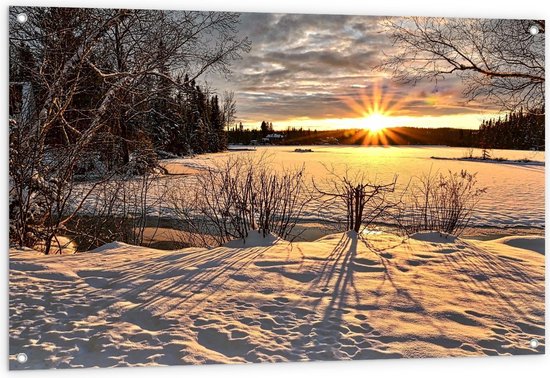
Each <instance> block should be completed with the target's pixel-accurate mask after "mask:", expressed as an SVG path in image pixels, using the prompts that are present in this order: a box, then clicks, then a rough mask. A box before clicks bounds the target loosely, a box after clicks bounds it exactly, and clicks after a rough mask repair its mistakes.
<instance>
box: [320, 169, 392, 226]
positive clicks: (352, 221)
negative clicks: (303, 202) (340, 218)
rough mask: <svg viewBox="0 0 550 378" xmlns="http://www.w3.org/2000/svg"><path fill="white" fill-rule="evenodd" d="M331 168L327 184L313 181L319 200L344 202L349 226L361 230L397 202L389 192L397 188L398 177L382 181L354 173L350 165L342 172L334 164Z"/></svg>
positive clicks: (322, 202)
mask: <svg viewBox="0 0 550 378" xmlns="http://www.w3.org/2000/svg"><path fill="white" fill-rule="evenodd" d="M328 170H329V179H327V180H326V182H325V183H323V187H320V186H319V185H318V184H316V183H315V182H313V186H314V188H315V190H316V191H317V193H318V194H319V196H318V198H317V200H318V201H320V203H321V206H323V207H325V206H326V205H328V204H331V203H334V202H338V203H339V204H341V205H343V206H344V209H343V211H344V214H345V215H346V219H345V221H346V229H347V230H353V231H355V232H360V231H361V230H362V229H364V228H366V227H368V226H369V225H371V224H372V223H373V222H375V221H376V220H379V219H380V217H381V216H383V215H385V214H386V213H387V212H388V211H389V210H390V209H391V208H393V207H395V206H396V204H397V203H396V202H395V201H394V200H392V199H390V198H389V197H388V194H389V193H393V192H395V184H396V181H397V177H394V179H393V180H392V181H391V182H388V183H384V184H378V183H373V182H371V181H370V180H368V179H367V177H366V176H365V174H364V173H356V174H354V175H352V174H350V172H349V170H348V169H346V170H345V173H344V174H343V175H339V174H337V173H336V172H335V169H334V167H331V168H329V169H328Z"/></svg>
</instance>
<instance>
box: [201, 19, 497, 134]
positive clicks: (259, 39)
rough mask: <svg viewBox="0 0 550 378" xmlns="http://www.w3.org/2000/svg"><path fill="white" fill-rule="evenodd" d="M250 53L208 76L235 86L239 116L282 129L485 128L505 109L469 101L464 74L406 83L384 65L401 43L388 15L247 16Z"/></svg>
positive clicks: (224, 86)
mask: <svg viewBox="0 0 550 378" xmlns="http://www.w3.org/2000/svg"><path fill="white" fill-rule="evenodd" d="M240 20H241V24H240V27H239V28H240V34H241V35H242V36H248V38H249V39H250V40H251V42H252V49H251V51H250V53H248V54H245V56H244V57H243V59H242V60H240V61H237V62H235V63H234V64H233V66H232V74H231V75H230V76H228V77H223V78H222V77H219V76H216V75H209V76H207V77H206V79H207V80H208V81H209V84H210V85H212V86H213V87H214V88H217V89H218V91H220V92H223V91H225V90H229V91H233V92H234V93H235V98H236V101H237V120H238V121H241V122H242V123H243V124H244V125H245V126H246V127H251V128H255V127H259V125H260V123H261V122H262V120H266V121H270V122H272V123H273V125H274V127H275V129H286V128H287V127H297V128H300V127H304V128H311V129H319V130H323V129H325V130H326V129H341V128H376V129H379V128H381V127H392V126H417V127H458V128H478V127H479V125H480V123H481V121H482V120H483V119H486V118H491V117H494V116H495V115H497V114H498V109H494V108H491V107H490V106H486V105H484V104H480V103H475V102H467V101H466V100H465V98H464V97H463V96H462V89H463V87H462V83H461V81H460V79H459V78H457V77H448V78H446V79H445V80H440V81H439V82H438V83H435V82H422V83H418V84H416V85H415V86H412V85H411V84H402V83H398V82H396V81H395V80H393V79H392V77H391V75H390V73H389V72H384V71H381V70H380V69H377V68H376V66H377V65H379V64H380V63H381V62H382V61H383V59H384V56H385V55H391V53H392V51H393V49H394V48H393V47H392V46H391V42H390V40H389V38H388V35H387V33H385V32H383V31H382V26H381V23H380V21H382V19H381V18H378V17H369V16H344V15H300V14H271V13H242V14H241V17H240Z"/></svg>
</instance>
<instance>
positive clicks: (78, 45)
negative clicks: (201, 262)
mask: <svg viewBox="0 0 550 378" xmlns="http://www.w3.org/2000/svg"><path fill="white" fill-rule="evenodd" d="M19 13H27V15H28V21H27V22H26V23H19V22H17V21H16V18H17V14H19ZM238 17H239V15H238V14H236V13H227V12H169V11H160V10H158V11H157V10H151V11H149V10H124V9H86V8H38V7H11V8H10V40H9V42H10V58H11V55H12V51H25V52H26V54H27V58H26V59H10V63H13V64H14V65H16V66H19V67H16V68H19V71H21V72H25V76H26V80H28V82H29V83H31V84H32V86H34V89H35V91H34V92H35V96H34V102H35V106H34V108H35V109H36V112H35V113H36V114H35V117H26V118H25V119H20V120H18V121H19V122H15V123H12V124H10V184H11V187H10V205H11V204H13V206H12V207H13V211H11V210H10V212H12V213H13V217H10V226H11V230H12V233H11V234H10V236H11V235H13V238H12V241H13V242H14V243H16V244H18V245H20V246H23V245H24V246H32V245H33V244H34V243H35V242H36V237H37V236H38V235H37V234H36V233H35V232H30V231H29V229H28V228H29V227H31V225H32V228H35V230H38V229H41V230H42V231H44V227H48V228H51V227H53V228H51V230H49V231H48V232H47V235H46V236H45V238H46V239H47V243H49V241H48V240H50V241H51V239H52V238H54V237H55V236H54V235H55V232H56V231H57V230H58V229H59V228H60V227H61V223H63V222H66V221H67V219H66V214H65V211H66V207H65V205H66V204H67V203H68V202H70V200H71V196H72V194H73V191H72V188H73V187H74V180H75V173H77V171H78V168H79V167H80V166H82V164H84V163H86V159H87V158H88V157H89V156H90V155H89V154H87V153H86V152H87V151H90V150H94V148H98V146H101V148H104V147H105V145H103V144H101V143H96V142H97V141H98V135H100V134H101V133H106V134H111V135H114V134H118V135H117V136H118V137H119V138H120V139H122V140H123V141H124V140H126V139H127V135H125V133H119V132H117V131H116V130H115V126H116V125H115V123H114V122H113V115H117V114H121V113H120V112H121V111H123V114H122V117H123V118H124V119H125V120H131V119H133V118H135V117H138V116H139V115H141V114H144V113H147V112H149V111H150V110H151V109H150V108H148V106H147V104H148V99H149V97H150V96H151V95H152V90H151V86H150V83H151V80H153V79H159V78H160V79H162V80H163V83H164V84H163V85H162V86H157V87H155V88H157V89H155V91H163V90H164V89H165V87H166V86H169V87H171V88H181V90H187V89H188V88H189V85H190V84H191V83H194V80H195V79H197V78H199V77H200V76H201V75H202V74H203V73H205V72H207V71H217V72H221V73H227V72H228V71H229V65H230V63H231V62H232V61H233V60H235V59H238V58H240V56H241V54H242V53H243V52H246V51H248V49H249V48H250V43H249V41H248V40H247V39H246V38H239V37H237V25H238ZM10 68H11V67H10ZM12 71H16V70H12ZM182 72H186V73H188V76H187V80H186V81H183V82H182V80H181V73H182ZM92 92H93V93H94V96H95V97H93V98H91V100H90V99H89V97H92V96H91V95H89V94H90V93H92ZM121 104H124V106H123V107H122V106H121ZM136 151H137V153H139V152H140V149H136ZM106 155H108V154H106ZM144 159H148V157H147V156H145V155H141V156H140V157H137V159H136V160H140V161H143V160H144ZM125 163H128V162H125ZM134 163H135V162H134ZM125 166H126V167H129V166H133V167H134V168H135V167H136V165H135V164H133V165H132V164H130V165H128V164H126V165H125ZM111 174H113V172H109V171H107V172H105V175H104V177H101V178H98V177H95V178H94V179H95V180H96V181H97V182H101V181H103V180H108V179H109V176H110V175H111ZM45 183H47V185H46V184H45ZM60 204H61V205H62V206H61V208H60V207H59V205H60ZM43 205H44V206H46V209H45V208H43ZM50 205H51V206H50ZM37 207H39V208H40V207H42V209H41V210H40V211H38V210H36V208H37ZM77 208H78V206H77ZM52 209H53V210H52ZM52 215H55V217H56V219H58V221H57V220H55V221H52ZM47 219H50V221H47ZM60 222H61V223H60ZM46 223H47V225H46ZM56 224H57V226H52V225H56ZM35 226H36V227H35ZM52 235H53V236H52ZM42 237H44V235H42Z"/></svg>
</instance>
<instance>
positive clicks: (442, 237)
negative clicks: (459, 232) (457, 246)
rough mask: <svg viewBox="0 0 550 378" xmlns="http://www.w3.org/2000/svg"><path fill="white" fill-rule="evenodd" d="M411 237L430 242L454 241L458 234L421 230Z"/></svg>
mask: <svg viewBox="0 0 550 378" xmlns="http://www.w3.org/2000/svg"><path fill="white" fill-rule="evenodd" d="M411 239H415V240H419V241H424V242H428V243H454V242H455V241H456V236H453V235H450V234H446V233H444V232H438V231H421V232H417V233H415V234H413V235H411Z"/></svg>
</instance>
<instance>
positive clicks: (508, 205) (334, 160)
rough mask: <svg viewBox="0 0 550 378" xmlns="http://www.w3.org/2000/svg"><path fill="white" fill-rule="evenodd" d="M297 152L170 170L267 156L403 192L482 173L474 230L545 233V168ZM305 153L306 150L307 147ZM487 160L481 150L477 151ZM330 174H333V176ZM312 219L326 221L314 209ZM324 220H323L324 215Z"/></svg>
mask: <svg viewBox="0 0 550 378" xmlns="http://www.w3.org/2000/svg"><path fill="white" fill-rule="evenodd" d="M295 148H296V147H293V146H266V147H258V148H257V149H256V150H255V151H238V152H235V151H231V152H226V153H222V154H209V155H202V156H198V157H195V158H192V159H177V160H171V161H170V164H175V165H179V164H181V165H183V166H186V167H201V166H208V165H212V164H215V163H216V162H219V161H222V160H224V159H227V158H229V157H235V156H253V157H254V156H256V157H259V156H261V155H266V156H267V157H268V161H269V164H270V165H271V166H272V167H273V169H278V170H284V169H289V168H293V167H300V166H302V165H304V167H305V169H306V173H307V175H308V178H309V179H313V180H315V181H316V182H323V181H325V180H326V179H327V177H328V176H329V170H331V169H333V170H334V171H336V172H338V173H342V172H343V171H345V169H349V170H350V171H351V172H362V173H365V174H366V175H367V177H369V178H370V179H371V180H373V181H377V182H380V183H384V182H390V181H391V180H392V179H393V177H394V176H397V187H398V188H404V187H405V186H406V185H407V184H408V183H409V182H410V180H411V179H414V178H415V177H418V176H421V175H422V174H427V173H429V172H432V173H434V172H438V171H439V172H447V171H451V172H457V171H460V170H463V169H464V170H467V171H468V172H470V173H477V179H478V186H479V187H486V188H487V192H486V193H485V194H484V195H483V197H482V198H481V200H480V202H479V205H478V208H477V209H476V211H475V214H474V217H473V220H472V221H473V223H472V225H475V226H478V227H499V228H505V227H528V228H533V227H535V228H544V166H534V165H521V164H520V165H518V164H506V163H502V162H501V163H495V162H473V161H456V160H436V159H432V158H431V157H433V156H435V157H445V158H461V157H464V156H466V154H467V149H465V148H450V147H432V146H430V147H419V146H415V147H408V146H398V147H363V146H311V147H306V148H311V149H312V150H313V152H311V153H299V152H295V151H294V150H295ZM300 148H304V147H303V146H301V147H300ZM473 154H474V156H481V151H480V150H474V151H473ZM491 154H492V156H493V157H497V158H506V159H509V160H519V159H529V160H532V161H538V162H544V152H533V151H510V150H492V151H491ZM327 168H328V170H327ZM306 210H307V212H306V217H311V218H312V220H314V219H315V218H316V217H319V216H320V213H319V211H318V209H317V208H316V207H315V206H314V205H313V204H311V206H310V207H308V208H307V209H306ZM321 216H322V214H321Z"/></svg>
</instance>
